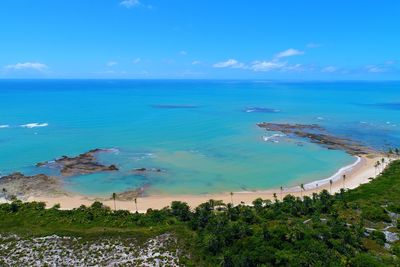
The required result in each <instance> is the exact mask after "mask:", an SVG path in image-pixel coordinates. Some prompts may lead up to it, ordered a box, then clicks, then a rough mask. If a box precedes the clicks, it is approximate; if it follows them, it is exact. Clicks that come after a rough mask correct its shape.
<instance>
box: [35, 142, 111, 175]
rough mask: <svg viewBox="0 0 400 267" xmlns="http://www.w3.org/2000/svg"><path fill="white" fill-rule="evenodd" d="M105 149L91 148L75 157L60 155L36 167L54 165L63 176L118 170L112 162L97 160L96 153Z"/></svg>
mask: <svg viewBox="0 0 400 267" xmlns="http://www.w3.org/2000/svg"><path fill="white" fill-rule="evenodd" d="M104 151H107V150H103V149H98V148H97V149H93V150H90V151H88V152H86V153H83V154H80V155H78V156H76V157H68V156H62V157H61V158H59V159H56V160H54V161H46V162H40V163H37V164H36V166H37V167H44V166H47V167H55V168H58V169H60V172H61V174H62V175H63V176H74V175H80V174H91V173H96V172H103V171H118V167H117V166H116V165H114V164H111V165H108V166H106V165H103V164H100V163H99V162H98V161H97V158H96V154H97V153H99V152H104Z"/></svg>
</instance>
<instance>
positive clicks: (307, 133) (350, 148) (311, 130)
mask: <svg viewBox="0 0 400 267" xmlns="http://www.w3.org/2000/svg"><path fill="white" fill-rule="evenodd" d="M257 125H258V126H259V127H261V128H264V129H266V130H267V131H274V132H275V131H276V132H282V133H284V134H287V135H294V136H296V137H300V138H305V139H308V140H310V141H311V142H313V143H315V144H318V145H321V146H323V147H326V148H328V149H337V150H344V151H346V152H347V153H349V154H351V155H366V154H371V153H374V152H375V151H374V150H373V149H371V148H369V147H367V146H365V145H362V144H360V143H358V142H356V141H353V140H350V139H347V138H342V137H337V136H334V135H331V134H329V133H327V132H326V130H325V129H324V128H323V127H321V126H319V125H317V124H287V123H269V122H262V123H258V124H257Z"/></svg>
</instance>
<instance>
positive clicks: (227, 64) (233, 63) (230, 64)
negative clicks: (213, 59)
mask: <svg viewBox="0 0 400 267" xmlns="http://www.w3.org/2000/svg"><path fill="white" fill-rule="evenodd" d="M213 67H214V68H234V69H241V68H245V65H244V64H243V63H241V62H239V61H237V60H236V59H228V60H227V61H223V62H218V63H215V64H214V65H213Z"/></svg>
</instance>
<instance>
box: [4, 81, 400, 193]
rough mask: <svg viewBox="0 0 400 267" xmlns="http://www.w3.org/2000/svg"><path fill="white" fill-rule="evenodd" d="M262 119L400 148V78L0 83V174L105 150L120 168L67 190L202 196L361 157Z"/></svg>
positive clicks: (317, 174)
mask: <svg viewBox="0 0 400 267" xmlns="http://www.w3.org/2000/svg"><path fill="white" fill-rule="evenodd" d="M258 122H277V123H305V124H319V125H321V126H323V127H325V128H326V129H327V131H328V132H329V133H331V134H335V135H338V136H342V137H346V138H351V139H353V140H356V141H358V142H361V143H363V144H366V145H369V146H372V147H375V148H377V149H388V148H389V147H400V82H271V81H261V80H257V81H207V80H206V81H202V80H0V174H3V175H5V174H8V173H12V172H16V171H20V172H23V173H25V174H37V173H48V174H58V173H57V171H56V170H54V169H46V168H38V167H35V164H36V163H38V162H43V161H47V160H52V159H55V158H58V157H60V156H62V155H68V156H74V155H78V154H80V153H83V152H86V151H88V150H91V149H94V148H106V149H111V150H110V151H109V152H107V153H101V154H99V161H100V162H102V163H105V164H116V165H117V166H118V167H119V168H120V170H119V171H118V172H108V173H97V174H90V175H81V176H75V177H66V178H63V181H64V186H65V187H66V188H67V190H69V191H72V192H76V193H81V194H87V195H93V196H105V195H109V194H111V193H112V192H120V191H126V190H132V189H137V188H144V189H145V192H146V193H148V194H204V193H217V192H226V191H247V190H262V189H268V188H277V187H279V186H291V185H298V184H299V183H306V182H310V181H313V180H318V179H323V178H326V177H329V176H331V175H332V174H334V173H335V172H336V171H337V170H338V169H340V168H341V167H343V166H346V165H350V164H352V163H354V162H355V161H356V159H355V158H354V157H352V156H350V155H348V154H346V153H345V152H343V151H338V150H328V149H326V148H323V147H321V146H318V145H316V144H312V143H310V142H307V141H304V140H295V139H292V138H288V137H286V136H281V135H279V134H277V133H276V134H275V135H273V134H274V133H268V132H266V131H265V130H263V129H261V128H259V127H258V126H257V125H256V124H257V123H258ZM271 136H272V138H271ZM136 168H148V169H153V168H154V169H160V170H162V171H161V172H146V173H137V172H134V171H133V170H134V169H136Z"/></svg>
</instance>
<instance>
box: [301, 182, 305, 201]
mask: <svg viewBox="0 0 400 267" xmlns="http://www.w3.org/2000/svg"><path fill="white" fill-rule="evenodd" d="M303 190H305V189H304V184H301V185H300V196H301V198H303Z"/></svg>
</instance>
